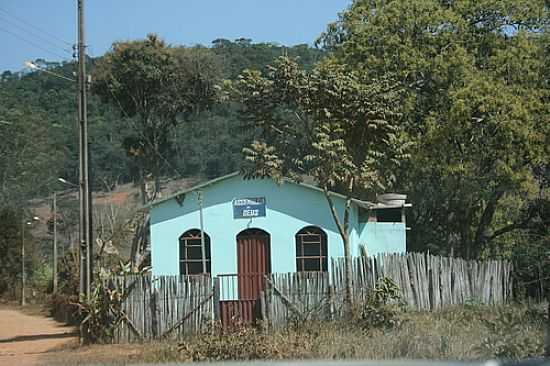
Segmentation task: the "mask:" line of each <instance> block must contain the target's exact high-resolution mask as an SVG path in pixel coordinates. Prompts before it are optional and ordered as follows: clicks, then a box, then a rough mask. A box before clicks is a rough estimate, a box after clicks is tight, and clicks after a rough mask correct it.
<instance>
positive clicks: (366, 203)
mask: <svg viewBox="0 0 550 366" xmlns="http://www.w3.org/2000/svg"><path fill="white" fill-rule="evenodd" d="M238 175H240V173H239V172H238V171H237V172H233V173H229V174H227V175H223V176H221V177H218V178H214V179H212V180H209V181H207V182H204V183H201V184H197V185H196V186H193V187H190V188H187V189H183V190H181V191H178V192H176V193H173V194H171V195H169V196H166V197H163V198H161V199H158V200H155V201H153V202H149V203H147V204H146V205H144V206H143V208H144V209H147V208H151V207H154V206H157V205H159V204H161V203H164V202H166V201H170V200H171V199H175V198H177V197H180V196H182V195H185V194H187V193H190V192H194V191H197V190H199V189H202V188H206V187H209V186H211V185H214V184H216V183H219V182H221V181H224V180H226V179H230V178H233V177H236V176H238ZM283 181H284V182H285V183H290V184H296V185H299V186H302V187H305V188H309V189H313V190H316V191H319V192H323V193H324V191H323V190H322V189H321V188H319V187H317V186H314V185H312V184H307V183H298V182H295V181H293V180H291V179H289V178H283ZM329 194H330V195H331V196H334V197H339V198H343V199H346V196H344V195H343V194H340V193H336V192H332V191H330V192H329ZM351 201H352V203H354V204H356V205H357V206H359V207H362V208H365V209H380V208H395V207H410V204H405V205H400V206H390V205H386V204H382V203H372V202H369V201H363V200H359V199H356V198H352V199H351Z"/></svg>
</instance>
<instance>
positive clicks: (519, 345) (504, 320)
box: [479, 308, 544, 360]
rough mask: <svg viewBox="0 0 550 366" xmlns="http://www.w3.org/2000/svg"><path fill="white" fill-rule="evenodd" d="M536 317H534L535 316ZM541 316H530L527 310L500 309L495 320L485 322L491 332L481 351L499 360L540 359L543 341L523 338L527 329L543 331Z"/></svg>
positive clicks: (481, 345)
mask: <svg viewBox="0 0 550 366" xmlns="http://www.w3.org/2000/svg"><path fill="white" fill-rule="evenodd" d="M533 315H534V316H533ZM543 320H544V318H543V316H541V314H528V313H527V311H526V310H525V309H520V310H519V311H518V310H517V309H506V308H503V309H499V311H498V312H497V316H496V317H495V318H494V319H490V320H483V322H484V324H485V326H486V327H487V329H488V330H489V336H488V337H486V338H484V339H483V341H482V343H481V344H480V346H479V351H480V352H481V353H482V354H484V355H486V357H494V358H498V359H514V360H519V359H524V358H533V357H539V356H540V355H541V354H542V353H543V339H542V337H540V338H530V337H523V336H521V335H522V334H523V333H524V332H525V328H529V327H533V328H536V329H543V328H544V323H543Z"/></svg>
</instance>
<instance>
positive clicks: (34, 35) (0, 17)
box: [0, 13, 72, 55]
mask: <svg viewBox="0 0 550 366" xmlns="http://www.w3.org/2000/svg"><path fill="white" fill-rule="evenodd" d="M3 17H4V18H3ZM0 20H3V21H4V22H7V23H8V24H9V25H11V26H14V27H16V28H19V29H20V30H22V31H23V32H26V33H28V35H30V36H32V37H35V38H38V39H39V40H40V41H41V42H46V43H49V44H50V46H52V47H55V48H58V49H61V50H63V51H65V52H67V53H68V54H69V55H72V51H71V50H70V49H69V48H66V47H61V46H60V45H59V44H58V43H55V42H53V41H51V40H49V39H47V38H46V37H44V36H42V35H40V34H38V33H35V32H33V31H30V30H28V29H25V28H24V27H22V26H21V25H19V24H17V23H15V22H13V21H11V20H9V19H6V18H5V16H4V15H3V14H1V13H0Z"/></svg>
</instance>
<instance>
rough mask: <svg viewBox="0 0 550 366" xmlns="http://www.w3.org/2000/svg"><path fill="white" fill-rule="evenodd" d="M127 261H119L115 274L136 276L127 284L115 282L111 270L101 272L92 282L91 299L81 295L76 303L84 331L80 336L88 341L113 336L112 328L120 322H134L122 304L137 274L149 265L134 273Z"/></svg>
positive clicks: (98, 341)
mask: <svg viewBox="0 0 550 366" xmlns="http://www.w3.org/2000/svg"><path fill="white" fill-rule="evenodd" d="M131 268H132V266H131V265H130V264H123V263H121V264H120V272H119V273H118V275H120V276H124V275H130V274H135V275H136V279H135V280H134V281H132V282H130V284H129V285H127V286H117V285H116V284H115V283H113V282H112V281H109V277H110V276H111V275H113V274H114V273H111V272H100V273H99V276H98V279H97V281H95V282H94V284H93V292H92V294H91V296H90V299H80V301H79V302H78V304H76V305H77V306H78V308H79V312H80V314H81V318H82V322H81V324H82V326H83V329H84V334H82V337H83V339H84V341H85V342H87V343H109V342H111V341H112V339H113V337H114V332H115V330H116V329H117V327H119V326H120V324H121V323H123V322H127V324H128V326H129V327H130V329H133V328H132V327H133V325H132V324H131V323H129V322H128V318H127V316H126V314H125V313H124V311H123V310H122V304H123V303H124V301H125V300H126V298H127V297H128V296H129V295H130V293H131V292H132V290H133V288H134V286H136V284H137V281H139V276H142V275H144V274H145V272H146V271H148V269H144V270H141V271H139V272H135V273H133V272H132V271H131Z"/></svg>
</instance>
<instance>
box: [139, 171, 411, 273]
mask: <svg viewBox="0 0 550 366" xmlns="http://www.w3.org/2000/svg"><path fill="white" fill-rule="evenodd" d="M201 191H202V195H203V217H204V231H205V232H206V233H207V234H208V235H209V236H210V242H211V256H212V258H211V260H212V275H213V276H215V275H218V274H224V273H237V248H236V236H237V234H238V233H239V232H241V231H242V230H245V229H248V228H258V229H263V230H265V231H267V232H268V233H269V234H270V235H271V269H272V272H294V271H296V258H295V253H296V249H295V239H294V235H295V234H296V232H298V231H299V230H300V229H302V228H303V227H304V226H308V225H316V226H319V227H321V228H322V229H323V230H325V232H326V233H327V239H328V252H329V256H330V257H342V256H343V245H342V240H341V238H340V235H339V234H338V230H337V228H336V225H335V223H334V220H333V218H332V215H331V213H330V210H329V207H328V204H327V201H326V198H325V197H324V195H323V193H322V192H321V191H317V190H314V189H311V188H307V187H304V186H301V185H298V184H294V183H289V182H285V183H282V184H281V185H277V184H276V183H275V182H274V181H272V180H270V179H258V180H243V179H242V177H241V176H234V177H230V178H227V179H224V180H222V181H219V182H217V183H214V184H212V185H210V186H208V187H204V188H202V189H201ZM247 197H265V198H266V216H265V217H259V218H253V219H233V207H232V201H233V199H236V198H247ZM334 202H335V204H336V207H337V209H338V211H339V212H340V213H342V212H343V207H344V200H343V199H342V198H339V197H334ZM150 212H151V256H152V266H153V274H154V275H177V274H179V252H178V251H179V241H178V239H179V237H180V236H181V235H182V234H183V233H184V232H186V231H187V230H190V229H198V228H200V224H199V223H200V221H199V206H198V201H197V194H196V192H190V193H187V194H186V197H185V199H184V201H183V203H182V205H181V206H180V205H179V204H178V203H177V202H176V200H175V199H171V200H168V201H165V202H161V203H159V204H157V205H155V206H153V207H151V208H150ZM350 224H351V225H350V226H351V228H352V229H351V247H352V255H358V247H359V244H360V243H364V242H366V243H368V245H369V252H370V253H376V252H379V251H386V250H387V251H394V252H395V251H397V252H403V251H405V236H404V225H402V224H397V226H395V227H392V229H391V230H384V229H378V227H376V228H375V230H373V229H372V228H371V226H373V225H375V226H376V225H380V224H370V223H369V224H359V223H358V221H357V208H356V207H355V206H353V209H352V214H351V217H350ZM391 225H393V224H391ZM400 225H401V226H403V230H399V229H398V227H400ZM364 229H366V230H364ZM371 235H372V236H371ZM398 235H403V237H402V238H401V239H399V240H397V239H395V238H392V236H398ZM329 267H330V266H329Z"/></svg>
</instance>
